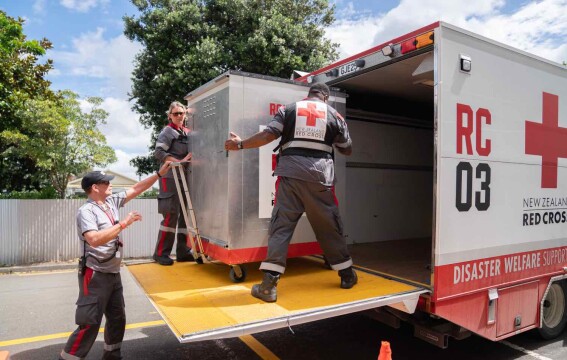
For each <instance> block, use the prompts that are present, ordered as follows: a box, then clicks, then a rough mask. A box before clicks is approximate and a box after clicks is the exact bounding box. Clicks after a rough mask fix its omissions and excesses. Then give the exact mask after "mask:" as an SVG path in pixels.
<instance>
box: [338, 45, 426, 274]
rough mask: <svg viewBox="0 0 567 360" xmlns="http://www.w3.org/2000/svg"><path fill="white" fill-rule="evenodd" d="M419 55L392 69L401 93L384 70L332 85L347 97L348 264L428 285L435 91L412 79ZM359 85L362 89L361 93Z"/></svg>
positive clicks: (344, 216)
mask: <svg viewBox="0 0 567 360" xmlns="http://www.w3.org/2000/svg"><path fill="white" fill-rule="evenodd" d="M425 56H427V54H422V55H420V56H419V57H420V59H408V60H407V63H403V62H400V63H398V64H395V65H394V67H395V69H393V68H392V71H394V72H395V73H396V76H398V77H400V76H402V77H403V78H401V77H400V82H405V83H406V85H405V89H406V90H408V91H404V89H403V88H401V89H400V90H396V91H398V93H394V91H393V90H392V88H388V87H387V85H386V84H387V83H391V80H389V79H387V78H388V77H390V76H391V75H390V74H388V71H389V70H388V66H386V67H383V68H379V69H376V70H374V71H371V72H369V73H366V74H362V75H360V76H359V77H358V78H356V79H352V80H349V79H347V80H346V81H344V83H335V84H332V85H333V86H336V87H339V88H341V89H343V90H345V91H346V92H347V94H348V96H349V97H348V99H347V111H346V115H347V122H348V126H349V132H350V135H351V138H352V140H353V154H352V156H350V157H348V158H346V188H345V192H346V193H345V201H346V206H345V207H346V211H345V212H344V215H343V219H344V222H345V229H346V232H347V241H348V243H349V244H350V249H351V253H352V255H353V258H354V261H355V263H356V264H357V265H359V266H363V267H366V268H369V269H372V270H375V271H379V272H382V273H386V274H389V275H392V276H394V277H401V278H405V279H408V280H411V281H416V282H419V283H422V284H429V283H430V277H431V270H430V269H431V256H432V255H431V253H432V233H433V224H432V221H433V210H434V209H433V196H434V172H433V167H434V156H435V154H434V147H435V139H434V138H435V135H434V126H433V119H434V93H433V87H428V86H425V85H423V84H414V83H413V82H412V72H413V71H414V70H415V67H416V66H417V65H419V63H420V62H421V61H422V60H421V59H422V58H425ZM406 69H407V70H406ZM365 76H366V77H367V80H365V79H364V77H365ZM379 79H385V80H384V81H383V82H381V81H378V80H379ZM361 85H363V86H362V87H363V88H364V91H360V90H359V88H360V87H361ZM416 86H419V87H420V88H419V89H415V88H414V87H416ZM410 87H411V88H410ZM415 94H419V96H415Z"/></svg>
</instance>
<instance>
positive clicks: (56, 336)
mask: <svg viewBox="0 0 567 360" xmlns="http://www.w3.org/2000/svg"><path fill="white" fill-rule="evenodd" d="M159 325H165V321H163V320H156V321H147V322H142V323H135V324H128V325H126V329H127V330H130V329H138V328H145V327H151V326H159ZM98 332H99V333H103V332H104V328H101V329H99V330H98ZM71 334H72V332H62V333H57V334H49V335H41V336H34V337H29V338H21V339H14V340H8V341H0V347H3V346H10V345H21V344H29V343H33V342H38V341H45V340H53V339H65V338H68V337H69V335H71Z"/></svg>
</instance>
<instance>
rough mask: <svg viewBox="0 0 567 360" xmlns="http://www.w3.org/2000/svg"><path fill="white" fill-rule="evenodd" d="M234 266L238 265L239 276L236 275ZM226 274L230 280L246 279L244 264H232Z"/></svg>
mask: <svg viewBox="0 0 567 360" xmlns="http://www.w3.org/2000/svg"><path fill="white" fill-rule="evenodd" d="M235 267H238V268H239V269H240V272H241V275H240V276H237V275H236V271H235V270H234V268H235ZM228 276H229V277H230V280H232V282H234V283H241V282H243V281H244V280H245V279H246V268H245V267H244V266H240V265H234V266H232V267H231V268H230V272H229V273H228Z"/></svg>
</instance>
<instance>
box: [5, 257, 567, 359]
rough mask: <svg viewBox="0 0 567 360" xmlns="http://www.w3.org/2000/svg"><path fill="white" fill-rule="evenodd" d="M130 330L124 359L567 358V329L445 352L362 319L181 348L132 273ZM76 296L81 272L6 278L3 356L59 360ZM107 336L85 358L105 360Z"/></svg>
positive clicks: (465, 344) (406, 329)
mask: <svg viewBox="0 0 567 360" xmlns="http://www.w3.org/2000/svg"><path fill="white" fill-rule="evenodd" d="M122 278H123V282H124V289H125V301H126V310H127V319H128V329H127V331H126V337H125V339H124V343H123V347H122V348H123V351H122V353H123V356H124V358H125V359H136V360H156V359H157V360H161V359H164V360H169V359H199V360H207V359H278V358H279V359H294V360H295V359H299V360H300V359H372V360H374V359H376V358H377V356H378V352H379V348H380V342H381V341H382V340H386V341H389V342H390V343H391V347H392V358H393V359H394V360H401V359H435V360H442V359H460V360H472V359H482V360H487V359H499V360H500V359H518V360H532V359H537V360H548V359H552V360H560V359H561V360H564V359H567V332H565V333H564V334H562V336H561V337H559V338H558V339H555V340H552V341H542V340H540V339H539V338H537V337H536V336H535V335H534V334H533V333H532V332H530V333H525V334H520V335H518V336H516V337H513V338H511V339H508V340H507V341H502V342H498V343H495V342H491V341H488V340H485V339H483V338H480V337H477V336H474V335H473V336H471V337H469V338H467V339H465V340H461V341H456V340H453V339H451V340H450V342H449V348H448V349H445V350H442V349H438V348H436V347H434V346H432V345H429V344H427V343H425V342H423V341H422V340H419V339H416V338H414V337H413V333H412V331H413V329H412V328H411V327H410V326H409V325H406V324H404V326H402V328H401V329H398V330H394V329H391V328H389V327H387V326H386V325H383V324H381V323H379V322H376V321H375V320H372V319H369V318H367V317H366V316H364V315H362V314H351V315H345V316H340V317H336V318H332V319H327V320H321V321H317V322H313V323H309V324H304V325H300V326H295V327H294V328H293V329H291V330H290V329H279V330H274V331H268V332H264V333H259V334H254V335H253V336H244V337H241V338H232V339H223V340H215V341H202V342H197V343H189V344H180V343H179V342H178V341H177V339H176V338H175V337H174V336H173V334H172V333H171V332H170V330H169V328H168V327H167V326H166V325H165V324H164V323H163V321H161V319H160V317H159V315H158V314H157V313H156V311H155V310H154V308H153V307H152V305H151V304H150V303H149V301H148V300H147V299H146V297H145V295H144V294H143V293H142V291H141V290H140V289H139V288H138V286H137V284H136V283H135V282H134V281H133V279H132V277H131V275H130V274H129V272H128V270H127V269H126V268H123V270H122ZM77 294H78V285H77V276H76V272H75V271H62V272H61V271H60V272H55V271H52V272H40V273H28V274H11V275H0V351H2V350H7V351H9V352H10V356H11V359H12V360H24V359H25V360H36V359H37V360H39V359H41V360H44V359H57V356H58V354H59V352H60V351H61V349H62V347H63V345H64V343H65V341H66V339H67V336H68V334H69V332H71V331H72V330H74V328H75V325H74V310H75V305H74V304H75V301H76V298H77ZM102 346H103V340H102V334H101V335H100V336H99V339H98V340H97V342H96V343H95V345H94V346H93V349H92V350H91V353H90V354H89V356H88V358H87V359H100V357H101V354H102Z"/></svg>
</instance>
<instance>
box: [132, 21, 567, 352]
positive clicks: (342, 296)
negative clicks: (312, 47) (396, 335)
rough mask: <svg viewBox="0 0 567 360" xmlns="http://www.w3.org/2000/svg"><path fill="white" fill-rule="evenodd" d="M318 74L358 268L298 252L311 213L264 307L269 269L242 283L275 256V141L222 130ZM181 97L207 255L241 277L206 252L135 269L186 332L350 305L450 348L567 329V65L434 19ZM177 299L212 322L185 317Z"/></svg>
mask: <svg viewBox="0 0 567 360" xmlns="http://www.w3.org/2000/svg"><path fill="white" fill-rule="evenodd" d="M315 82H324V83H326V84H328V85H329V86H331V88H332V96H331V99H330V103H331V105H332V106H333V107H335V108H336V109H337V110H339V112H341V114H342V115H343V116H344V118H345V119H346V121H347V123H348V127H349V130H350V134H351V137H352V140H353V154H352V156H350V157H343V156H341V155H340V154H336V168H337V178H338V182H337V195H338V198H339V203H340V207H341V213H342V215H343V220H344V223H345V237H346V240H347V242H348V243H349V246H350V249H351V252H352V255H353V259H354V262H355V264H356V266H357V268H358V269H359V271H358V272H359V274H360V275H359V276H360V280H359V283H358V284H357V285H356V286H355V287H354V288H353V289H351V290H342V289H339V288H338V277H337V276H336V274H335V273H334V272H332V271H329V270H326V269H325V268H324V267H323V266H322V260H320V259H315V260H313V259H312V258H305V257H299V256H304V255H313V254H320V248H319V247H318V245H317V242H316V240H315V239H314V236H313V234H312V232H311V229H310V227H309V225H308V222H307V221H306V219H302V220H301V222H300V224H299V225H298V230H297V231H296V234H295V237H294V239H293V242H292V244H291V246H290V254H289V257H290V258H291V257H293V259H290V260H289V266H288V272H286V274H285V275H284V277H283V279H282V281H281V283H280V290H279V293H278V302H277V303H275V304H266V303H262V302H261V301H256V299H254V298H252V297H251V296H250V294H249V292H250V287H251V285H252V284H253V283H255V282H258V281H259V279H260V273H259V271H258V270H257V264H253V265H246V267H247V268H248V271H247V273H248V277H247V278H246V279H245V278H244V276H245V273H243V271H242V269H244V266H245V265H244V264H248V263H252V262H257V261H261V260H262V259H263V257H264V256H265V254H266V251H265V250H266V245H267V228H268V226H269V220H270V213H271V209H272V201H273V182H274V181H275V179H274V178H272V176H271V172H272V155H273V154H272V149H273V148H274V147H275V145H276V144H271V145H267V146H265V147H263V148H260V149H258V150H247V151H241V152H231V153H230V155H227V154H226V153H225V152H224V151H223V143H224V140H225V139H226V138H228V132H229V131H230V130H232V131H236V132H237V133H239V134H240V135H244V136H247V135H250V134H252V133H253V132H255V131H258V129H260V128H261V127H262V126H264V125H265V124H267V123H268V122H269V121H270V119H271V116H272V115H273V113H275V111H276V110H277V108H278V107H279V106H280V104H287V103H290V102H294V101H298V100H300V99H301V98H303V97H304V96H305V94H306V92H307V89H308V86H309V85H310V84H311V83H315ZM186 100H187V101H188V104H189V106H191V107H194V108H195V109H196V113H195V116H194V119H193V123H192V124H190V125H191V127H192V128H193V130H194V131H193V138H192V144H193V147H194V148H193V149H192V151H193V159H194V162H193V170H192V173H191V180H190V188H191V189H192V193H193V194H194V197H195V199H194V207H195V211H196V214H197V218H198V223H199V228H200V230H201V234H202V237H203V241H204V244H205V247H206V249H205V251H206V252H207V255H208V256H209V258H210V259H212V260H213V261H215V260H216V261H220V262H221V263H225V264H228V265H231V266H232V267H233V268H232V269H233V270H235V269H236V270H237V271H236V272H234V271H233V272H231V276H232V279H233V280H236V281H239V282H237V284H231V283H230V282H229V281H227V280H228V279H227V278H226V277H222V276H221V277H219V276H216V275H217V274H218V272H219V271H222V267H218V266H207V264H204V265H197V264H177V265H176V266H174V267H173V268H176V267H178V270H179V267H180V266H186V267H187V272H186V273H184V272H183V271H176V273H177V276H178V277H179V276H181V278H176V279H170V280H168V276H173V275H169V274H168V273H167V272H168V271H169V273H171V272H173V271H171V270H168V269H162V268H163V267H161V268H160V267H159V266H155V268H156V269H157V270H156V269H154V268H148V269H147V270H144V268H143V267H136V266H133V267H131V270H132V272H133V273H134V275H135V276H136V277H137V278H138V280H139V281H140V283H141V284H142V286H144V287H145V288H146V290H147V291H148V294H149V295H150V298H151V299H152V301H153V302H154V303H155V304H156V306H157V307H158V309H159V310H160V313H162V314H163V315H164V317H165V318H166V320H167V322H168V324H170V325H171V326H172V329H173V331H174V332H175V333H176V334H177V335H178V336H179V339H180V340H181V341H197V340H202V339H212V338H218V337H226V336H236V335H241V334H245V333H253V332H259V331H264V330H269V329H274V328H278V327H287V326H293V325H295V324H300V323H303V322H307V321H315V320H318V319H323V318H328V317H332V316H337V315H342V314H345V313H349V312H355V311H364V312H365V313H367V314H368V315H369V316H372V317H375V318H377V319H379V320H382V321H384V322H386V323H388V324H390V325H392V326H394V327H397V326H399V325H400V322H401V321H408V322H410V323H412V324H414V327H415V335H416V336H418V337H420V338H422V339H424V340H426V341H428V342H431V343H433V344H435V345H438V346H440V347H446V346H447V342H448V338H449V337H454V338H457V339H462V338H464V337H466V336H468V335H470V334H471V333H476V334H478V335H480V336H483V337H485V338H487V339H490V340H500V339H504V338H507V337H509V336H512V335H514V334H518V333H521V332H524V331H527V330H531V329H537V330H538V331H539V332H540V333H541V335H542V336H543V337H544V338H552V337H554V336H557V335H559V334H560V333H561V332H562V331H563V330H564V329H565V325H566V323H567V311H566V304H567V286H566V279H567V69H566V68H565V67H564V66H562V65H559V64H556V63H553V62H550V61H548V60H545V59H543V58H541V57H539V56H537V54H529V53H526V52H524V51H520V50H518V49H515V48H513V47H511V46H508V45H506V44H502V43H498V42H495V41H492V40H490V39H487V38H484V37H482V36H479V35H477V34H473V33H471V32H468V31H465V30H463V29H460V28H457V27H455V26H452V25H450V24H447V23H443V22H437V23H434V24H431V25H429V26H426V27H423V28H421V29H418V30H416V31H413V32H411V33H409V34H406V35H403V36H400V37H398V38H396V39H393V40H391V41H388V42H386V43H384V44H380V45H378V46H375V47H373V48H371V49H368V50H366V51H363V52H361V53H360V54H357V55H354V56H351V57H349V58H347V59H344V60H341V61H338V62H336V63H333V64H331V65H329V66H326V67H324V68H322V69H319V70H316V71H313V72H311V73H309V74H307V75H304V76H302V77H299V78H297V79H294V80H285V79H274V78H270V77H266V76H262V75H253V74H247V73H241V72H228V73H225V74H223V75H222V76H219V77H218V78H216V79H214V80H212V81H211V82H209V83H207V84H205V85H203V86H202V87H200V88H198V89H195V90H193V91H191V92H190V93H189V94H188V95H187V97H186ZM312 125H313V124H312ZM306 126H309V124H307V125H306ZM212 173H214V174H215V176H214V177H211V174H212ZM295 257H299V258H295ZM144 266H145V265H144ZM219 269H221V270H219ZM158 270H159V271H162V272H163V273H162V274H158V275H156V274H157V273H156V271H158ZM180 274H181V275H180ZM184 274H185V275H184ZM211 274H214V276H213V275H211ZM235 274H236V276H235ZM184 276H187V278H188V279H191V281H185V278H184ZM310 276H314V277H315V278H316V279H317V280H316V281H313V279H312V278H310ZM211 277H214V278H211ZM151 279H154V283H153V284H151V283H150V284H148V281H150V280H151ZM196 279H199V280H198V281H197V280H196ZM168 281H169V282H170V283H171V287H170V288H168V286H167V283H168ZM184 281H185V282H184ZM196 282H199V283H196ZM313 283H317V284H320V286H318V287H312V286H308V285H309V284H313ZM180 284H184V286H186V287H182V286H180ZM306 284H307V285H306ZM204 289H206V291H205V290H204ZM164 294H167V295H164ZM197 294H198V296H197ZM228 299H230V301H228ZM180 304H183V305H184V306H180ZM180 308H187V309H189V308H191V309H193V310H194V311H197V314H194V313H193V314H190V315H186V316H185V317H184V319H201V317H204V318H206V320H207V321H201V322H199V321H193V323H195V324H193V323H191V322H190V321H185V322H183V321H177V322H176V320H175V317H176V316H179V315H178V314H179V311H180ZM195 309H196V310H195ZM209 311H210V312H209ZM215 311H217V312H216V313H215ZM217 320H218V321H217ZM197 322H199V323H205V324H207V325H206V326H207V328H201V327H199V326H201V325H200V324H196V323H197ZM203 326H205V325H203Z"/></svg>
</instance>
